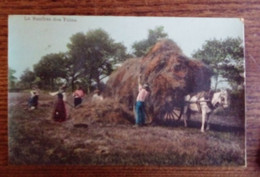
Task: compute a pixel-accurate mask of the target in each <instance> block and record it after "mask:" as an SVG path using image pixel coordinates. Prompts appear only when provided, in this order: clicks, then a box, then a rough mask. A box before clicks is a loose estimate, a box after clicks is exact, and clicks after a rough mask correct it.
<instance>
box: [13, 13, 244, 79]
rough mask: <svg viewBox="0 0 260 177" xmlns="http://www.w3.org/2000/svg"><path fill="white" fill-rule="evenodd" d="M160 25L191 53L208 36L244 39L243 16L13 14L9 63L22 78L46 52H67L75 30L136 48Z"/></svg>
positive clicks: (186, 51)
mask: <svg viewBox="0 0 260 177" xmlns="http://www.w3.org/2000/svg"><path fill="white" fill-rule="evenodd" d="M158 26H163V27H164V32H166V33H167V34H168V37H169V38H170V39H172V40H174V41H175V42H176V43H177V44H178V45H179V47H180V48H181V49H182V51H183V53H184V54H185V55H186V56H188V57H190V56H191V54H192V53H193V52H195V51H196V50H198V49H199V48H201V47H202V45H203V44H204V43H205V41H206V40H211V39H218V40H220V39H226V38H227V37H234V38H236V37H240V38H241V39H242V40H243V41H244V24H243V22H242V21H241V20H240V19H239V18H181V17H179V18H175V17H112V16H99V17H97V16H42V15H39V16H37V15H12V16H9V25H8V28H9V32H8V65H9V67H11V68H12V69H14V70H16V74H15V76H16V77H17V78H19V77H20V76H21V74H22V73H23V71H24V70H25V69H26V68H29V69H31V70H33V65H34V64H36V63H38V62H39V60H40V59H41V57H43V56H44V55H47V54H50V53H59V52H66V51H67V50H68V49H67V44H68V43H70V37H71V36H72V35H73V34H76V33H78V32H83V33H85V34H86V33H87V32H88V31H89V30H93V29H98V28H102V29H103V30H105V31H106V32H108V34H109V35H110V37H111V38H112V39H114V40H115V42H122V43H123V44H124V45H125V46H126V47H127V49H128V52H132V49H131V47H132V45H133V43H134V42H136V41H140V40H143V39H146V38H147V36H148V30H149V29H155V27H158Z"/></svg>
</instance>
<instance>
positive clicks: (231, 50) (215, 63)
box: [192, 38, 244, 89]
mask: <svg viewBox="0 0 260 177" xmlns="http://www.w3.org/2000/svg"><path fill="white" fill-rule="evenodd" d="M192 56H193V57H194V58H197V59H200V60H202V61H203V62H205V63H206V64H208V65H210V66H211V67H212V69H213V72H214V79H215V81H216V82H215V89H217V86H218V84H219V82H221V80H220V78H221V77H222V78H224V79H226V81H228V82H229V84H230V85H231V87H232V88H233V89H238V88H239V87H240V86H241V85H243V83H244V75H243V73H244V62H243V58H244V54H243V46H242V40H241V39H240V38H227V39H225V40H223V41H222V40H216V39H214V40H208V41H206V43H205V44H204V45H203V46H202V49H199V50H198V51H196V52H195V53H194V54H193V55H192Z"/></svg>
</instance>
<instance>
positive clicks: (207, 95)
mask: <svg viewBox="0 0 260 177" xmlns="http://www.w3.org/2000/svg"><path fill="white" fill-rule="evenodd" d="M193 96H198V99H197V101H194V102H193V101H190V100H191V98H192V97H193ZM203 97H204V98H205V101H200V99H201V98H203ZM212 97H213V92H212V91H211V90H210V91H208V92H206V91H203V92H200V93H199V94H198V95H197V94H191V95H190V100H189V101H186V103H187V104H196V105H197V107H198V110H199V112H200V113H201V112H202V111H201V105H200V103H201V102H206V103H207V106H208V107H209V108H210V109H215V108H216V107H217V106H213V105H212V103H211V99H212Z"/></svg>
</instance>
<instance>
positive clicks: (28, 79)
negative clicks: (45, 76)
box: [20, 68, 36, 88]
mask: <svg viewBox="0 0 260 177" xmlns="http://www.w3.org/2000/svg"><path fill="white" fill-rule="evenodd" d="M35 79H36V76H35V73H34V72H32V71H30V70H29V69H28V68H27V69H26V70H25V71H24V72H23V74H22V75H21V77H20V82H21V84H22V85H23V86H24V87H25V88H30V87H31V86H32V84H33V82H34V80H35Z"/></svg>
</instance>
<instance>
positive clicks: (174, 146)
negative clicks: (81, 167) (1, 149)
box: [8, 93, 245, 166]
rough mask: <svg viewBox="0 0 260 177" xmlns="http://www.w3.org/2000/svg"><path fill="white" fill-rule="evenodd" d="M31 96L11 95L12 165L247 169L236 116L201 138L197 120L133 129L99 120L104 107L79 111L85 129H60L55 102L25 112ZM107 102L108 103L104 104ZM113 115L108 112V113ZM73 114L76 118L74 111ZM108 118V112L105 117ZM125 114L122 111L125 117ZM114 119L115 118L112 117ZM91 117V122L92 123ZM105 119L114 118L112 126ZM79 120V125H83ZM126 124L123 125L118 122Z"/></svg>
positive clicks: (217, 119) (71, 124)
mask: <svg viewBox="0 0 260 177" xmlns="http://www.w3.org/2000/svg"><path fill="white" fill-rule="evenodd" d="M27 99H28V94H27V93H9V104H8V105H9V111H8V116H9V117H8V124H9V125H8V126H9V140H8V143H9V163H10V164H89V165H166V166H169V165H171V166H243V165H244V164H245V158H244V157H245V150H244V148H245V143H244V138H245V137H244V128H243V123H242V122H240V121H239V120H238V119H237V118H236V117H235V116H229V117H223V116H213V117H211V118H212V130H211V131H209V132H206V133H204V134H203V133H201V132H200V128H199V127H200V122H199V116H198V115H196V116H195V117H194V116H193V118H192V122H191V123H190V127H189V128H184V127H183V122H176V123H171V125H164V126H159V125H157V126H150V125H148V126H145V127H141V128H135V127H133V123H132V122H131V120H129V119H126V118H124V117H116V116H120V114H115V113H114V112H116V111H121V110H119V109H118V108H111V110H113V111H114V112H113V111H111V112H110V114H99V112H98V110H100V109H99V108H100V107H97V108H96V109H94V108H93V107H92V108H90V107H87V106H85V107H81V108H80V109H81V111H82V112H88V111H87V110H88V109H93V110H95V111H96V112H95V114H91V115H89V114H84V117H82V120H83V122H84V119H86V120H88V121H85V122H84V124H82V125H85V126H75V125H80V124H75V122H77V121H79V120H75V119H74V118H73V115H72V118H71V119H69V120H67V121H65V122H62V123H59V122H54V121H53V120H52V119H51V118H50V115H51V112H52V105H53V101H54V98H53V97H50V96H48V95H46V94H41V95H40V101H39V108H38V109H37V110H34V111H28V110H25V109H24V106H25V104H26V101H27ZM105 101H106V100H105ZM109 109H110V108H109ZM72 112H73V114H74V113H75V112H74V111H72ZM107 112H109V111H107ZM121 112H122V111H121ZM112 113H113V114H112ZM88 115H89V117H90V116H93V115H95V116H98V115H100V116H101V117H94V118H93V117H92V118H91V120H92V121H90V119H89V117H88ZM103 115H110V117H111V115H112V117H113V119H112V118H111V119H110V120H108V119H107V118H106V117H104V116H103ZM82 120H81V121H82ZM120 120H122V121H120Z"/></svg>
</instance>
